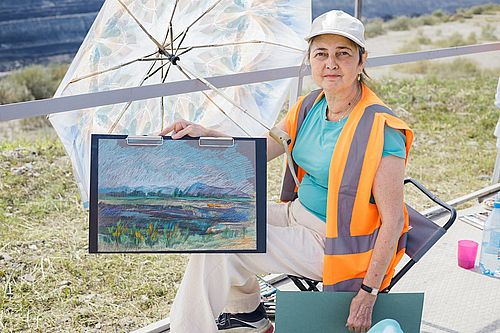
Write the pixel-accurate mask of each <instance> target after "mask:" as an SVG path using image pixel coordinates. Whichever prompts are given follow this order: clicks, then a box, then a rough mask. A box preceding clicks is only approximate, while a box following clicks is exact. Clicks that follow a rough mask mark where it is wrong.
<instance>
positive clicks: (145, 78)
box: [108, 62, 158, 134]
mask: <svg viewBox="0 0 500 333" xmlns="http://www.w3.org/2000/svg"><path fill="white" fill-rule="evenodd" d="M155 64H156V62H155V63H153V64H152V65H151V67H149V70H148V72H147V74H146V76H145V77H143V78H142V81H141V83H139V87H142V85H143V84H144V82H146V80H147V79H149V78H150V77H151V75H152V74H150V72H151V70H152V69H153V67H154V65H155ZM156 72H158V70H156V71H155V72H154V73H156ZM154 73H153V74H154ZM130 104H132V102H127V105H125V107H124V108H123V110H122V111H121V112H120V115H119V116H118V118H117V119H116V120H115V121H114V122H113V125H111V127H110V129H109V130H108V134H111V133H113V131H114V130H115V128H116V126H117V125H118V123H119V122H120V120H121V119H122V117H123V115H124V114H125V112H126V111H127V110H128V108H129V107H130Z"/></svg>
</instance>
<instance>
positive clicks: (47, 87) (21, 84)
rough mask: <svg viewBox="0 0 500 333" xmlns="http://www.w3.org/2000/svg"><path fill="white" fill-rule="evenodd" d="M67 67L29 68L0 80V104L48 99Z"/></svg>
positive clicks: (37, 66)
mask: <svg viewBox="0 0 500 333" xmlns="http://www.w3.org/2000/svg"><path fill="white" fill-rule="evenodd" d="M67 69H68V65H65V64H64V65H49V66H48V67H42V66H39V65H36V66H29V67H26V68H24V69H21V70H18V71H15V72H13V73H12V74H9V75H7V76H5V77H4V78H2V79H0V104H7V103H17V102H25V101H30V100H33V99H43V98H50V97H52V96H53V95H54V93H55V91H56V89H57V87H58V85H59V83H60V82H61V80H62V78H63V77H64V74H65V73H66V71H67Z"/></svg>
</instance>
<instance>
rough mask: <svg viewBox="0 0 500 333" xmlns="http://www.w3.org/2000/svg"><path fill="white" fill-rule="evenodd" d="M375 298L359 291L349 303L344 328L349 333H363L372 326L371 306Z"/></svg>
mask: <svg viewBox="0 0 500 333" xmlns="http://www.w3.org/2000/svg"><path fill="white" fill-rule="evenodd" d="M376 300H377V296H374V295H372V294H369V293H367V292H365V291H363V290H360V291H359V292H358V293H357V295H356V296H354V298H353V299H352V301H351V307H350V308H349V318H347V324H346V327H347V328H348V329H349V331H351V332H356V333H365V332H367V331H368V330H369V329H370V327H371V325H372V312H373V306H374V305H375V301H376Z"/></svg>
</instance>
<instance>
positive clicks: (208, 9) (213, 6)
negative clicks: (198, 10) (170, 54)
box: [171, 0, 222, 44]
mask: <svg viewBox="0 0 500 333" xmlns="http://www.w3.org/2000/svg"><path fill="white" fill-rule="evenodd" d="M221 2H222V0H218V1H216V2H215V3H214V4H213V5H211V6H210V7H208V8H207V9H206V10H205V11H204V12H203V13H202V14H201V15H200V16H198V17H197V18H196V20H194V21H193V22H192V23H191V24H190V25H188V26H187V28H186V29H185V30H184V31H183V32H181V33H179V34H178V35H177V36H175V38H174V39H173V40H172V41H171V44H173V42H175V41H176V40H177V39H178V38H179V37H180V36H181V35H182V34H186V33H187V31H188V30H189V29H190V28H191V27H192V26H193V25H195V24H196V23H197V22H198V21H199V20H201V19H202V18H203V16H205V15H206V14H207V13H208V12H210V11H211V10H212V9H214V8H215V7H216V6H217V5H218V4H219V3H221Z"/></svg>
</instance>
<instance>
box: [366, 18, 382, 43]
mask: <svg viewBox="0 0 500 333" xmlns="http://www.w3.org/2000/svg"><path fill="white" fill-rule="evenodd" d="M365 28H366V37H367V38H371V37H375V36H380V35H383V34H385V33H386V32H387V31H386V30H385V28H384V21H383V20H381V19H375V20H370V21H369V22H367V23H366V24H365Z"/></svg>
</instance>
